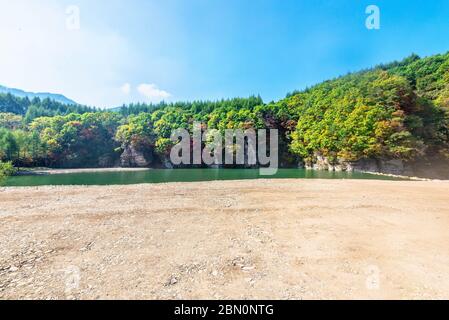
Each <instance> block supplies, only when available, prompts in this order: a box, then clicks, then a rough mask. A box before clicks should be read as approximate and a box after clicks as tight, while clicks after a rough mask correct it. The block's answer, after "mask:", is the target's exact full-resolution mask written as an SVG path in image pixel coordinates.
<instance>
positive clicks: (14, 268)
mask: <svg viewBox="0 0 449 320" xmlns="http://www.w3.org/2000/svg"><path fill="white" fill-rule="evenodd" d="M17 270H19V269H18V268H16V267H14V266H12V267H11V268H9V272H16V271H17Z"/></svg>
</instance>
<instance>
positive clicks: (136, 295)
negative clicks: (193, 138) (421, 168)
mask: <svg viewBox="0 0 449 320" xmlns="http://www.w3.org/2000/svg"><path fill="white" fill-rule="evenodd" d="M448 231H449V182H437V181H429V182H402V181H401V182H393V181H368V180H366V181H365V180H354V181H353V180H266V181H264V180H257V181H256V180H252V181H238V182H236V181H226V182H224V181H221V182H204V183H176V184H158V185H134V186H108V187H39V188H3V189H0V298H1V299H115V298H120V299H393V298H394V299H396V298H397V299H408V298H411V299H439V298H444V299H449V232H448Z"/></svg>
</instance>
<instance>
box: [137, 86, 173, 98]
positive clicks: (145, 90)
mask: <svg viewBox="0 0 449 320" xmlns="http://www.w3.org/2000/svg"><path fill="white" fill-rule="evenodd" d="M137 91H139V93H140V94H141V95H143V96H144V97H145V98H147V99H148V100H149V101H150V102H161V101H162V100H165V99H168V98H170V97H171V94H170V93H168V92H167V91H164V90H161V89H159V88H158V87H157V86H156V85H155V84H147V83H142V84H140V85H139V86H138V87H137Z"/></svg>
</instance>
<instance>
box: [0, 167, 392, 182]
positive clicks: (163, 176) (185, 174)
mask: <svg viewBox="0 0 449 320" xmlns="http://www.w3.org/2000/svg"><path fill="white" fill-rule="evenodd" d="M287 178H299V179H377V180H396V179H392V178H389V177H384V176H377V175H371V174H366V173H358V172H354V173H347V172H327V171H310V170H302V169H279V171H278V173H277V174H276V175H274V176H260V175H259V170H256V169H177V170H146V171H127V172H94V173H92V172H90V173H68V174H54V175H36V176H15V177H10V178H8V180H7V181H6V186H45V185H124V184H139V183H164V182H194V181H214V180H247V179H287Z"/></svg>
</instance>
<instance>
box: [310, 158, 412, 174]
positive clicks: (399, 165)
mask: <svg viewBox="0 0 449 320" xmlns="http://www.w3.org/2000/svg"><path fill="white" fill-rule="evenodd" d="M306 168H307V169H311V170H327V171H337V172H339V171H364V172H372V173H384V174H393V175H403V174H405V172H406V166H405V164H404V162H403V161H402V160H398V159H390V160H381V159H360V160H358V161H352V162H351V161H346V160H342V159H338V160H337V161H334V162H332V161H330V160H329V159H328V158H326V157H324V156H322V155H320V154H317V155H315V161H314V162H313V163H308V164H306Z"/></svg>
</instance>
